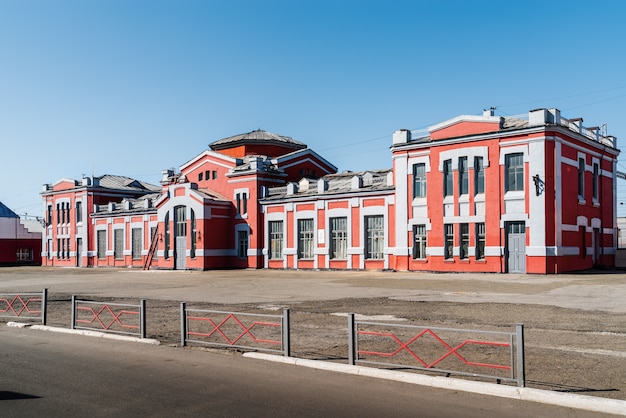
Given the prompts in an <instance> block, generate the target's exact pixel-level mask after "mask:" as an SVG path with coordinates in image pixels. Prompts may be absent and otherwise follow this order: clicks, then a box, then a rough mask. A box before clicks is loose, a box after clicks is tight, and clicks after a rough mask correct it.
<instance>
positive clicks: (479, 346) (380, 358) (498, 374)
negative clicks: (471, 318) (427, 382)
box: [348, 314, 526, 387]
mask: <svg viewBox="0 0 626 418" xmlns="http://www.w3.org/2000/svg"><path fill="white" fill-rule="evenodd" d="M348 332H349V346H348V349H349V353H348V361H349V363H350V364H352V365H354V364H357V363H359V364H372V365H378V366H385V367H393V368H410V369H418V370H428V371H436V372H441V373H445V374H446V375H450V374H456V375H466V376H472V377H482V378H489V379H495V380H497V381H498V383H500V382H501V381H508V382H514V383H517V385H518V386H519V387H524V385H525V379H526V377H525V369H524V362H525V360H524V326H523V325H522V324H517V325H516V327H515V332H497V331H480V330H467V329H454V328H435V327H426V326H414V325H399V324H387V323H380V322H367V321H356V320H355V318H354V314H349V315H348ZM494 339H497V341H494Z"/></svg>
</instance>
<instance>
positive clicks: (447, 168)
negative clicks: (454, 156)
mask: <svg viewBox="0 0 626 418" xmlns="http://www.w3.org/2000/svg"><path fill="white" fill-rule="evenodd" d="M453 188H454V187H453V182H452V160H445V161H444V162H443V195H444V196H452V193H453Z"/></svg>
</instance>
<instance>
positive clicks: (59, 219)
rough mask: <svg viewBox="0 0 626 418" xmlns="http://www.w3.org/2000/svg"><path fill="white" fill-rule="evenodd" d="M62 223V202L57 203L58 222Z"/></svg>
mask: <svg viewBox="0 0 626 418" xmlns="http://www.w3.org/2000/svg"><path fill="white" fill-rule="evenodd" d="M60 223H61V204H59V203H57V224H60Z"/></svg>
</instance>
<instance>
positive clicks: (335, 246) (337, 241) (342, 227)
mask: <svg viewBox="0 0 626 418" xmlns="http://www.w3.org/2000/svg"><path fill="white" fill-rule="evenodd" d="M330 258H334V259H342V260H343V259H346V258H348V218H330Z"/></svg>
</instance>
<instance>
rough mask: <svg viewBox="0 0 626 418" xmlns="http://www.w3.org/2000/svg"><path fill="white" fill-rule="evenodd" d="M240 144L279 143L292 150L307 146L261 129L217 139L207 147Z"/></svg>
mask: <svg viewBox="0 0 626 418" xmlns="http://www.w3.org/2000/svg"><path fill="white" fill-rule="evenodd" d="M241 145H279V146H282V147H286V148H291V149H293V150H299V149H304V148H307V145H306V144H304V143H302V142H300V141H296V140H295V139H293V138H291V137H289V136H284V135H278V134H275V133H272V132H267V131H264V130H261V129H257V130H255V131H252V132H248V133H245V134H239V135H234V136H229V137H228V138H223V139H220V140H217V141H215V142H213V143H211V144H209V147H211V149H212V150H213V151H216V150H222V149H228V148H233V147H237V146H241Z"/></svg>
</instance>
